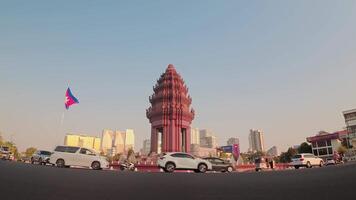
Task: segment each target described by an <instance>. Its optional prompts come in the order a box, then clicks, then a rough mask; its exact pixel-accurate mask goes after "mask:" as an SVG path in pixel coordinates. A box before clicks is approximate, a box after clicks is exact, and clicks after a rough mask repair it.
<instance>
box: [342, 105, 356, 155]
mask: <svg viewBox="0 0 356 200" xmlns="http://www.w3.org/2000/svg"><path fill="white" fill-rule="evenodd" d="M343 115H344V118H345V124H346V129H347V136H346V137H347V141H348V142H347V144H348V146H349V147H351V146H353V147H354V148H356V109H353V110H347V111H344V112H343Z"/></svg>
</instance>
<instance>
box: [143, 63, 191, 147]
mask: <svg viewBox="0 0 356 200" xmlns="http://www.w3.org/2000/svg"><path fill="white" fill-rule="evenodd" d="M153 91H154V94H153V95H152V96H150V97H149V101H150V103H151V106H150V107H149V108H148V109H147V110H146V116H147V118H148V119H149V121H150V123H151V151H152V152H156V153H159V152H160V150H159V149H160V147H161V151H162V152H175V151H183V152H190V143H191V142H190V139H191V137H190V125H191V123H192V120H193V119H194V114H195V113H194V110H193V109H191V108H190V105H191V103H192V98H191V97H190V96H189V94H188V88H187V86H186V85H185V83H184V81H183V79H182V77H181V76H180V75H179V74H178V73H177V71H176V69H175V68H174V66H173V65H172V64H169V65H168V67H167V69H166V71H165V73H163V74H162V75H161V76H160V78H159V79H158V81H157V84H156V85H155V86H154V87H153Z"/></svg>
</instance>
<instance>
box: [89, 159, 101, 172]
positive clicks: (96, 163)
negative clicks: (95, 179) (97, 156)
mask: <svg viewBox="0 0 356 200" xmlns="http://www.w3.org/2000/svg"><path fill="white" fill-rule="evenodd" d="M91 168H92V169H94V170H99V169H100V163H99V162H98V161H94V162H93V163H92V164H91Z"/></svg>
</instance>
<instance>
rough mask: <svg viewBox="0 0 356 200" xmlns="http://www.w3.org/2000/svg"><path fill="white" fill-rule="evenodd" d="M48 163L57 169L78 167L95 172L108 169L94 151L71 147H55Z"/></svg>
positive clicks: (104, 159)
mask: <svg viewBox="0 0 356 200" xmlns="http://www.w3.org/2000/svg"><path fill="white" fill-rule="evenodd" d="M49 162H50V163H51V164H53V165H56V166H57V167H70V166H80V167H89V168H92V169H95V170H98V169H106V168H109V162H108V161H107V160H106V158H105V157H103V156H100V155H97V154H96V153H95V151H94V150H91V149H87V148H80V147H73V146H57V147H56V148H55V149H54V152H53V153H52V154H51V156H50V158H49Z"/></svg>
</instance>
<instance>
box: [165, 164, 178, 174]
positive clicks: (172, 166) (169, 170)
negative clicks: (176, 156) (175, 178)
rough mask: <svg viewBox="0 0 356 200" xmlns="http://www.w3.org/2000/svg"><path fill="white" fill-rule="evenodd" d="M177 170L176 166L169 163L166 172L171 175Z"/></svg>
mask: <svg viewBox="0 0 356 200" xmlns="http://www.w3.org/2000/svg"><path fill="white" fill-rule="evenodd" d="M175 168H176V166H175V165H174V164H173V163H167V164H166V167H165V169H166V171H167V172H169V173H172V172H174V170H175Z"/></svg>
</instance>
